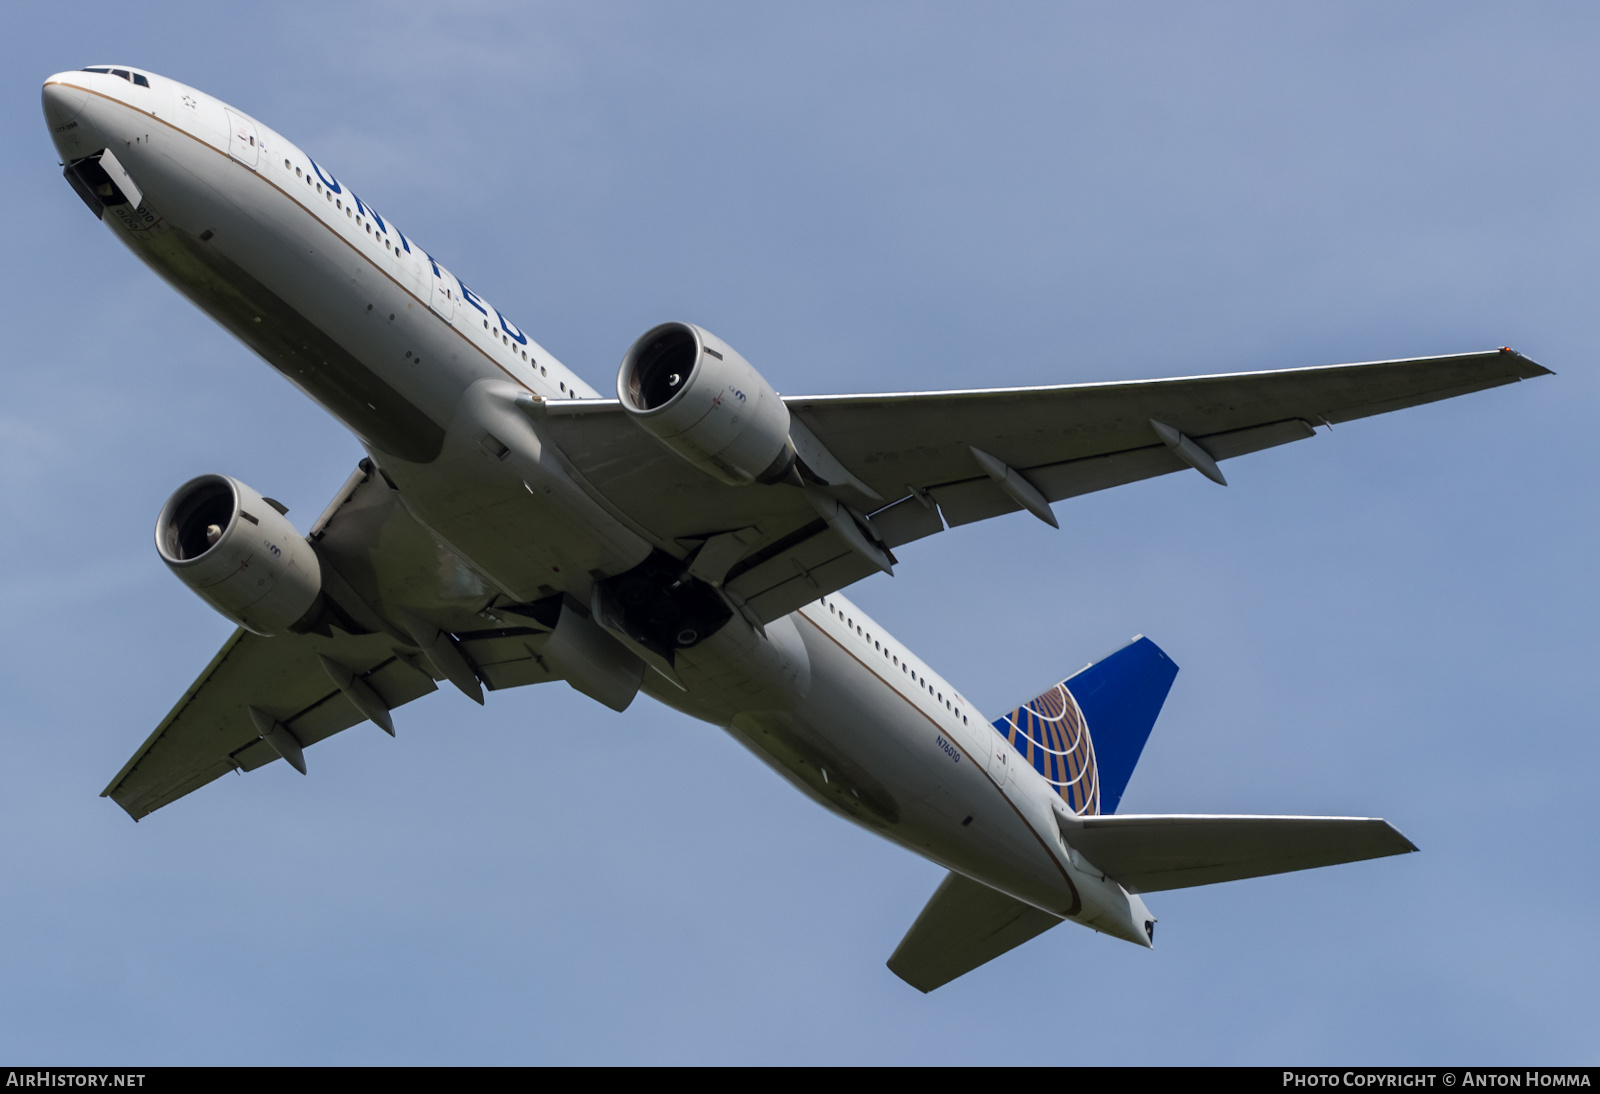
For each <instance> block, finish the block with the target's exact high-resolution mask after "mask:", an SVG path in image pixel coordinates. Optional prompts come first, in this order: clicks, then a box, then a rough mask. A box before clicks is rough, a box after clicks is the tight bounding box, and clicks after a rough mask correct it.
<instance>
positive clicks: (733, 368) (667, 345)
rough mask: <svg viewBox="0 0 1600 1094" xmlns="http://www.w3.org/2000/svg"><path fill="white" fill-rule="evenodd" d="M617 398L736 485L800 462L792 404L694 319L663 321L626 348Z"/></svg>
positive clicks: (772, 478) (687, 455) (676, 447)
mask: <svg viewBox="0 0 1600 1094" xmlns="http://www.w3.org/2000/svg"><path fill="white" fill-rule="evenodd" d="M617 398H618V399H620V400H622V406H623V409H624V410H626V411H627V412H628V414H629V415H631V416H632V418H633V420H634V421H635V422H637V423H639V425H640V426H641V427H643V429H644V430H645V431H646V432H647V433H649V434H651V435H652V436H654V437H655V438H656V439H657V440H659V441H660V442H661V443H662V444H664V445H666V446H667V447H668V448H670V449H671V450H672V451H673V452H674V453H676V454H677V455H679V456H681V457H683V458H684V459H685V460H688V461H689V462H690V463H692V464H694V465H695V466H696V467H698V468H700V469H701V470H703V471H705V472H707V473H708V474H710V475H712V476H714V477H716V478H718V479H721V480H722V481H723V482H726V483H728V484H730V485H732V486H743V485H745V484H747V483H752V482H776V481H777V480H779V479H782V478H784V477H786V476H787V475H788V474H789V472H790V470H791V468H792V467H793V466H794V459H795V451H794V445H793V444H792V443H790V440H789V408H788V407H786V406H784V405H783V400H782V399H780V398H778V393H777V392H776V391H773V390H772V385H771V384H769V383H767V381H766V380H765V379H763V378H762V376H761V374H760V373H759V372H757V371H756V370H755V369H753V368H751V367H750V362H748V361H746V360H745V359H744V358H743V357H741V356H739V354H738V353H736V352H735V351H734V350H733V348H732V347H730V346H729V345H728V344H727V343H726V342H724V341H723V340H722V339H720V338H718V337H717V336H716V335H714V334H712V333H711V332H710V331H707V330H702V329H701V328H699V327H696V326H694V325H692V324H690V323H663V324H661V325H660V326H659V327H655V328H654V329H652V330H649V331H646V332H645V334H644V336H643V337H642V338H640V339H639V340H638V341H637V342H635V343H634V344H633V345H632V346H630V347H629V348H628V352H627V353H626V354H624V355H623V357H622V368H621V369H620V370H619V371H618V373H617Z"/></svg>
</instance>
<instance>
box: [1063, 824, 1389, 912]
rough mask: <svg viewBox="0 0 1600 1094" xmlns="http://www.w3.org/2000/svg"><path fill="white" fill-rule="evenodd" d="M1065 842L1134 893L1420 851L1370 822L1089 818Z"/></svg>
mask: <svg viewBox="0 0 1600 1094" xmlns="http://www.w3.org/2000/svg"><path fill="white" fill-rule="evenodd" d="M1066 836H1067V839H1068V842H1070V843H1071V844H1072V846H1073V848H1074V849H1075V850H1076V851H1078V852H1079V853H1080V854H1082V855H1083V856H1084V857H1085V858H1086V859H1088V860H1089V862H1091V863H1092V864H1093V865H1094V867H1095V868H1096V869H1098V870H1103V871H1104V872H1105V873H1106V874H1107V875H1109V876H1110V877H1112V878H1114V879H1115V880H1116V881H1118V882H1119V883H1120V884H1121V885H1122V886H1123V887H1124V888H1126V889H1127V890H1128V891H1130V892H1135V893H1154V892H1160V891H1162V890H1165V889H1185V888H1188V887H1189V886H1192V885H1214V884H1216V883H1218V882H1222V881H1238V880H1241V879H1243V878H1250V877H1262V876H1265V875H1268V874H1282V873H1288V872H1290V871H1293V870H1310V869H1314V868H1316V867H1319V866H1335V865H1338V864H1339V863H1342V862H1359V861H1361V860H1363V859H1370V858H1383V857H1384V856H1387V855H1402V854H1406V853H1407V852H1410V851H1415V850H1416V849H1417V848H1416V847H1415V845H1413V844H1412V842H1411V841H1410V840H1408V839H1406V838H1405V836H1403V835H1401V834H1400V833H1399V832H1398V831H1396V830H1395V829H1394V827H1393V826H1391V825H1390V824H1388V823H1387V822H1386V821H1383V820H1378V819H1376V818H1371V817H1250V816H1177V815H1174V816H1139V815H1136V814H1128V815H1121V816H1106V817H1085V818H1084V819H1083V823H1082V825H1081V827H1075V828H1073V829H1070V830H1068V831H1067V833H1066Z"/></svg>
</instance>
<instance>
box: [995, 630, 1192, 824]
mask: <svg viewBox="0 0 1600 1094" xmlns="http://www.w3.org/2000/svg"><path fill="white" fill-rule="evenodd" d="M1177 675H1178V666H1177V665H1175V664H1173V663H1172V659H1171V658H1170V657H1168V656H1167V655H1166V654H1165V653H1164V652H1162V650H1161V647H1160V646H1157V645H1156V644H1155V643H1154V642H1152V641H1150V639H1148V638H1145V637H1143V636H1140V637H1137V638H1135V639H1134V640H1133V641H1132V642H1129V643H1128V644H1127V645H1126V646H1123V647H1122V648H1121V649H1120V650H1118V651H1117V652H1116V653H1113V654H1112V655H1111V656H1109V657H1106V658H1104V659H1103V660H1100V661H1096V662H1095V663H1094V664H1092V665H1089V666H1088V667H1086V668H1084V669H1081V670H1080V671H1078V672H1076V673H1074V674H1073V675H1071V676H1069V677H1067V678H1066V679H1065V680H1063V681H1061V683H1059V684H1057V685H1056V686H1055V687H1053V688H1051V689H1050V690H1049V691H1047V692H1045V693H1044V694H1043V695H1040V696H1039V697H1037V698H1036V699H1034V700H1033V701H1032V702H1029V703H1026V704H1024V705H1023V706H1020V707H1018V708H1017V709H1016V710H1013V711H1012V712H1011V713H1010V714H1006V715H1004V716H1002V717H1000V718H997V719H995V721H994V723H993V725H994V728H995V729H996V730H997V731H999V733H1000V734H1001V736H1003V737H1005V738H1006V739H1007V740H1008V741H1010V742H1011V744H1012V747H1014V748H1015V749H1016V750H1017V751H1018V752H1019V753H1021V755H1022V757H1023V759H1025V760H1027V761H1028V762H1029V763H1031V764H1032V765H1033V767H1034V770H1036V771H1038V772H1039V774H1041V775H1043V776H1044V777H1045V778H1046V779H1048V780H1049V781H1050V783H1051V785H1052V786H1054V787H1055V788H1056V790H1057V792H1058V793H1060V795H1061V797H1062V798H1063V799H1064V800H1065V801H1066V803H1067V805H1068V806H1070V807H1071V809H1072V811H1073V812H1075V813H1078V814H1087V815H1094V814H1106V813H1115V812H1116V811H1117V805H1118V804H1119V803H1120V802H1121V801H1122V792H1123V791H1124V790H1126V789H1127V788H1128V780H1129V779H1130V778H1132V776H1133V768H1134V765H1136V764H1137V763H1138V762H1139V754H1140V753H1141V752H1143V751H1144V743H1145V741H1147V740H1149V739H1150V730H1151V729H1152V728H1154V726H1155V724H1156V717H1157V716H1158V715H1160V713H1161V707H1162V704H1164V703H1165V702H1166V701H1167V693H1168V692H1169V691H1171V690H1172V681H1173V679H1174V678H1175V677H1176V676H1177Z"/></svg>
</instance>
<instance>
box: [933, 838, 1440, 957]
mask: <svg viewBox="0 0 1600 1094" xmlns="http://www.w3.org/2000/svg"><path fill="white" fill-rule="evenodd" d="M1060 824H1061V834H1062V836H1063V837H1064V838H1065V839H1066V841H1067V842H1068V843H1069V844H1071V845H1072V847H1073V849H1074V850H1076V851H1077V852H1078V853H1079V854H1081V855H1082V856H1083V857H1084V858H1086V859H1088V860H1089V862H1090V863H1092V864H1093V865H1094V867H1095V869H1097V870H1101V871H1103V872H1104V873H1105V874H1107V875H1108V876H1109V877H1112V878H1114V879H1115V880H1116V881H1118V882H1120V883H1121V884H1122V887H1123V888H1125V889H1127V890H1128V891H1129V892H1133V893H1155V892H1160V891H1161V890H1163V889H1184V888H1187V887H1189V886H1191V885H1214V884H1216V883H1217V882H1219V881H1238V880H1239V879H1240V878H1247V877H1261V876H1263V875H1265V874H1283V873H1288V872H1289V871H1291V870H1309V869H1311V868H1313V867H1316V866H1333V865H1336V864H1338V863H1341V862H1359V861H1360V860H1362V859H1369V858H1383V857H1384V856H1385V855H1403V854H1405V853H1407V852H1409V851H1415V850H1416V849H1417V848H1416V846H1415V845H1414V844H1413V843H1412V842H1411V841H1410V840H1408V839H1406V838H1405V837H1404V836H1402V835H1401V834H1400V833H1399V832H1398V831H1397V830H1396V829H1395V828H1394V827H1393V826H1391V825H1390V824H1389V823H1388V822H1387V821H1383V820H1378V819H1375V818H1369V817H1212V816H1182V815H1170V816H1161V815H1140V814H1137V813H1130V814H1127V815H1125V816H1120V817H1119V816H1107V817H1081V818H1078V819H1077V820H1071V819H1067V818H1061V819H1060ZM941 891H942V890H941ZM935 899H937V897H935ZM928 907H929V909H932V907H933V905H932V904H929V905H928ZM923 915H927V912H924V913H923ZM920 924H921V920H918V925H920ZM912 930H913V932H914V931H915V930H916V928H912ZM907 937H908V938H909V937H910V936H909V935H908V936H907Z"/></svg>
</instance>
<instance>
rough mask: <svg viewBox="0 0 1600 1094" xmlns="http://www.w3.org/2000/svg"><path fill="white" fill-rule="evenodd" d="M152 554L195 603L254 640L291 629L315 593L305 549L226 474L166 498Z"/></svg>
mask: <svg viewBox="0 0 1600 1094" xmlns="http://www.w3.org/2000/svg"><path fill="white" fill-rule="evenodd" d="M156 550H157V551H158V552H160V554H161V561H163V562H165V563H166V564H167V568H168V569H169V570H171V571H172V572H173V573H175V574H177V575H178V578H179V580H181V581H182V582H183V583H184V584H185V585H187V586H189V588H191V589H193V590H194V591H195V592H197V593H199V594H200V597H201V599H203V600H204V601H205V602H206V603H208V604H210V605H211V606H212V607H213V608H215V609H217V611H219V612H221V613H222V614H223V615H225V616H227V617H228V618H229V619H231V620H233V621H234V622H235V623H237V624H239V626H241V627H243V628H245V629H246V630H249V631H254V632H255V633H256V634H260V635H267V636H271V635H276V634H283V633H284V632H286V631H290V630H293V629H294V627H295V624H297V623H300V622H301V621H302V620H304V619H306V618H307V617H308V616H309V615H311V614H312V612H313V611H314V610H315V609H316V607H317V600H318V596H319V594H320V593H321V591H322V567H321V565H320V564H319V563H318V561H317V555H316V552H315V551H313V550H312V549H311V545H310V544H309V543H307V542H306V541H305V539H304V538H302V537H301V535H300V533H299V532H296V531H295V529H294V525H292V524H290V523H289V521H288V519H287V518H285V517H284V515H283V514H282V513H280V512H279V511H278V510H277V509H276V508H274V507H273V505H272V504H271V503H269V502H267V501H266V499H264V498H263V497H262V496H261V495H260V494H258V493H256V492H255V491H254V490H252V489H250V487H248V486H246V485H245V484H244V483H242V482H240V481H239V480H238V479H232V478H229V477H228V476H226V475H201V476H200V477H199V478H197V479H190V480H189V481H188V482H186V483H184V484H183V485H182V486H180V487H179V488H178V490H177V492H176V493H174V494H173V495H172V497H170V498H168V499H167V504H166V505H164V506H162V507H161V516H160V517H159V518H157V520H156Z"/></svg>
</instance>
